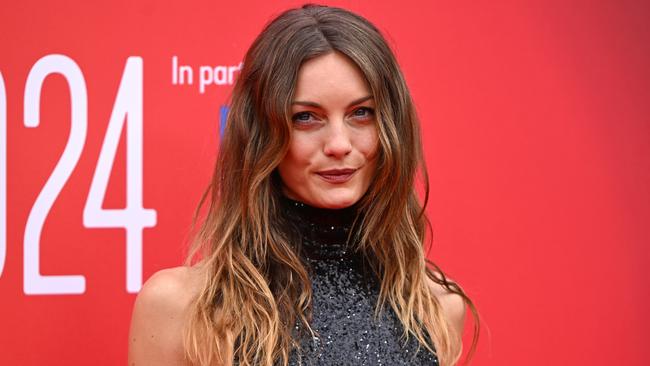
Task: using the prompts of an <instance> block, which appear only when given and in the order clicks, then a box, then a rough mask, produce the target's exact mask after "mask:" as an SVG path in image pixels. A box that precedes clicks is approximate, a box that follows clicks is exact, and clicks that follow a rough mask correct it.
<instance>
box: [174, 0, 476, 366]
mask: <svg viewBox="0 0 650 366" xmlns="http://www.w3.org/2000/svg"><path fill="white" fill-rule="evenodd" d="M333 51H338V52H341V53H342V54H344V55H346V56H347V57H349V58H350V59H351V60H352V61H353V62H354V63H356V64H357V65H358V67H359V68H360V69H361V71H362V72H363V74H364V75H365V77H366V80H367V82H368V84H369V86H370V89H371V92H372V95H373V97H374V100H375V104H376V116H377V130H378V134H379V141H380V148H379V152H378V162H377V169H376V172H375V175H374V178H373V180H372V183H371V185H370V187H369V188H368V191H367V192H366V194H365V195H364V196H363V198H362V199H361V201H360V202H359V207H360V210H359V211H360V212H362V213H363V214H362V215H359V216H358V217H357V220H355V228H357V229H358V230H354V232H355V233H356V234H355V237H354V238H350V239H351V242H354V243H358V244H357V245H358V249H359V250H360V251H361V252H362V253H363V254H364V255H365V256H366V257H367V259H368V260H369V262H370V263H371V265H372V267H373V269H374V272H375V273H376V275H377V276H378V278H379V280H380V281H381V288H380V294H379V301H378V303H377V307H376V312H375V313H376V314H379V313H380V312H381V311H383V308H384V306H385V305H386V304H389V305H390V306H391V307H392V309H393V310H394V312H395V313H396V314H397V317H398V318H399V320H400V321H401V323H402V325H403V328H404V336H405V338H408V337H409V336H414V337H415V338H416V339H417V340H418V341H419V344H420V345H421V346H423V347H424V348H426V349H428V350H429V351H431V352H435V353H436V354H437V356H438V358H439V360H440V363H441V365H444V366H448V365H453V364H454V363H456V362H457V360H458V359H459V357H460V354H461V351H462V347H461V344H462V342H461V335H460V334H455V333H454V332H453V331H452V328H451V326H450V325H449V324H448V322H447V321H446V320H445V317H444V314H443V311H442V308H441V304H440V302H439V300H438V299H437V298H436V297H435V296H434V294H433V293H432V291H431V288H430V287H429V284H428V281H427V278H428V279H429V280H431V281H433V282H435V283H437V284H439V285H441V286H443V287H444V288H446V289H447V290H448V291H450V292H452V293H456V294H458V295H460V296H462V298H463V299H464V300H465V302H466V304H468V305H469V307H470V309H471V311H472V312H473V314H474V315H475V316H474V318H475V322H474V323H475V330H474V339H473V342H472V347H471V349H470V352H469V353H470V354H471V353H472V352H473V349H474V348H475V345H476V339H477V337H478V319H477V318H476V310H475V308H474V306H473V305H472V302H471V301H470V299H469V298H468V297H467V296H466V295H465V293H464V292H463V291H462V290H461V289H460V287H458V285H457V284H455V283H453V282H452V281H450V280H448V279H447V278H446V277H445V276H444V274H443V272H442V271H441V270H440V269H439V268H438V267H437V266H435V264H433V263H431V262H429V261H428V260H427V259H426V257H425V250H424V240H425V233H426V229H427V227H429V224H428V221H427V218H426V216H425V213H424V206H425V205H426V197H427V196H428V182H427V176H426V168H425V166H424V163H423V155H422V145H421V141H420V131H419V122H418V118H417V115H416V112H415V108H414V105H413V102H412V100H411V97H410V94H409V91H408V88H407V86H406V83H405V81H404V77H403V76H402V73H401V71H400V69H399V67H398V65H397V62H396V60H395V57H394V55H393V53H392V52H391V50H390V48H389V47H388V45H387V44H386V41H385V40H384V38H383V37H382V35H381V33H380V32H379V31H378V30H377V28H375V27H374V26H373V25H372V24H371V23H370V22H369V21H367V20H366V19H364V18H362V17H361V16H359V15H356V14H354V13H351V12H349V11H347V10H344V9H340V8H335V7H326V6H319V5H312V4H308V5H304V6H303V7H301V8H297V9H290V10H287V11H285V12H284V13H282V14H280V15H279V16H278V17H277V18H275V19H274V20H273V21H272V22H270V23H269V24H268V25H267V26H266V27H265V28H264V30H263V31H262V33H261V34H260V35H259V36H258V37H257V38H256V39H255V41H254V42H253V44H252V46H251V47H250V49H249V50H248V52H247V53H246V56H245V58H244V63H243V68H242V70H241V73H240V75H239V77H238V79H237V82H236V84H235V86H234V90H233V93H232V97H231V105H230V111H229V114H228V118H227V125H226V129H225V132H224V136H223V138H222V140H221V142H220V149H219V155H218V159H217V163H216V166H215V168H214V175H213V177H212V180H211V183H210V185H209V187H208V189H207V190H206V192H205V193H204V195H203V197H202V199H201V204H200V205H199V208H198V209H197V214H196V215H195V221H197V218H198V217H199V216H201V215H199V212H202V211H201V208H202V207H205V208H207V210H206V211H205V214H204V215H203V216H202V220H201V225H200V227H199V228H198V231H197V232H196V236H195V239H194V242H193V244H192V246H191V248H190V252H189V254H188V257H187V260H186V264H187V265H197V266H198V267H200V268H202V269H203V270H204V274H205V277H204V278H205V279H204V282H203V283H202V286H201V289H200V293H199V294H198V297H197V298H196V299H195V300H194V302H193V303H192V306H191V312H190V313H191V316H190V320H189V322H188V324H187V327H186V332H185V335H184V346H185V352H186V357H187V359H188V360H189V361H190V362H191V363H192V364H195V365H230V364H233V363H237V364H239V365H266V366H271V365H275V364H277V363H280V364H283V365H286V364H287V363H288V359H289V354H290V352H291V349H292V348H293V347H296V346H297V345H298V342H297V341H296V340H294V339H293V338H292V334H291V331H292V328H293V327H294V325H295V324H296V322H301V323H302V324H303V325H305V328H306V329H308V330H311V328H310V327H309V319H310V316H311V296H312V293H311V284H310V279H309V275H308V272H307V269H306V268H305V266H304V265H303V262H302V261H301V259H300V257H299V255H298V254H297V252H296V250H295V245H293V244H292V242H291V238H290V237H289V236H288V234H287V230H286V223H284V222H283V221H282V220H283V219H282V215H281V212H280V201H279V200H280V196H281V194H282V193H281V192H282V191H281V185H282V182H281V180H280V179H279V177H278V174H277V172H276V168H277V166H278V164H279V163H280V161H281V160H282V159H283V157H284V155H285V153H286V152H287V150H288V146H289V141H290V138H291V130H292V126H291V118H290V110H291V109H290V103H291V101H292V98H293V95H294V91H295V85H296V80H297V75H298V70H299V69H300V66H301V65H302V64H303V62H305V61H306V60H309V59H312V58H315V57H318V56H321V55H324V54H327V53H330V52H333ZM418 172H420V173H421V176H422V177H423V178H424V183H425V187H426V191H427V194H426V195H425V199H424V204H422V205H421V204H420V203H419V201H418V198H417V194H416V192H415V188H414V185H415V180H416V174H417V173H418ZM206 205H207V206H206Z"/></svg>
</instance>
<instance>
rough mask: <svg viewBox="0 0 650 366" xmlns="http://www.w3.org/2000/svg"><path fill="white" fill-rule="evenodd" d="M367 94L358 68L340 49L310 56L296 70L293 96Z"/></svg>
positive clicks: (366, 84)
mask: <svg viewBox="0 0 650 366" xmlns="http://www.w3.org/2000/svg"><path fill="white" fill-rule="evenodd" d="M369 94H370V87H369V85H368V82H367V80H366V78H365V76H364V74H363V72H362V71H361V69H360V68H359V67H358V66H357V64H355V63H354V61H352V60H351V59H350V58H348V57H347V56H345V55H344V54H342V53H340V52H336V51H334V52H330V53H327V54H325V55H322V56H318V57H315V58H313V59H310V60H308V61H306V62H305V63H303V64H302V66H301V67H300V70H299V71H298V80H297V82H296V90H295V99H297V100H303V99H318V98H323V97H334V96H338V97H341V98H343V97H345V98H359V97H363V96H366V95H369Z"/></svg>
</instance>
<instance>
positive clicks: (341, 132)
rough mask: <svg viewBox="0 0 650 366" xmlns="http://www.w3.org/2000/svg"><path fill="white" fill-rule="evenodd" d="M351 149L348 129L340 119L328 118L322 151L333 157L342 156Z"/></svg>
mask: <svg viewBox="0 0 650 366" xmlns="http://www.w3.org/2000/svg"><path fill="white" fill-rule="evenodd" d="M351 151H352V141H351V136H350V130H349V128H348V126H346V124H345V121H343V120H342V119H336V120H330V123H329V124H328V134H327V135H326V137H325V143H324V145H323V152H324V153H325V155H327V156H330V157H333V158H342V157H344V156H346V155H348V154H349V153H350V152H351Z"/></svg>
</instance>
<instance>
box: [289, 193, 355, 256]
mask: <svg viewBox="0 0 650 366" xmlns="http://www.w3.org/2000/svg"><path fill="white" fill-rule="evenodd" d="M281 201H282V208H283V214H284V216H285V218H286V219H287V221H288V223H289V224H290V225H291V226H293V227H294V228H295V229H296V231H297V232H298V233H299V235H300V237H301V239H302V240H301V241H302V246H303V248H304V249H305V252H306V254H307V255H308V256H312V255H316V256H318V257H324V256H325V257H336V256H338V255H345V254H346V252H348V251H349V250H348V249H349V248H350V247H351V245H350V243H348V238H350V236H351V235H350V231H351V230H352V224H353V222H354V220H355V218H356V216H357V212H358V209H357V206H356V205H352V206H349V207H346V208H342V209H326V208H318V207H314V206H310V205H307V204H305V203H303V202H300V201H296V200H292V199H290V198H287V197H284V196H283V197H282V199H281ZM351 239H353V238H351Z"/></svg>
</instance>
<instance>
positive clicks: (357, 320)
mask: <svg viewBox="0 0 650 366" xmlns="http://www.w3.org/2000/svg"><path fill="white" fill-rule="evenodd" d="M283 211H284V213H285V217H286V219H287V220H288V221H289V223H291V224H292V226H293V227H294V228H295V229H296V232H297V233H298V234H299V237H300V238H301V240H300V252H301V255H302V256H303V258H304V260H305V263H306V264H307V266H308V268H309V270H310V275H311V281H312V296H313V297H312V311H313V318H312V320H311V323H310V325H311V327H312V329H313V330H314V331H316V333H317V337H311V335H306V336H304V337H303V338H301V339H300V344H301V350H293V351H292V353H291V355H290V360H289V365H292V366H307V365H438V359H437V357H436V356H435V355H434V354H431V353H430V352H429V351H428V350H427V349H426V348H424V347H420V346H419V343H418V341H417V340H416V339H415V338H414V337H413V336H411V337H409V340H408V342H407V343H406V344H404V341H403V338H402V335H403V328H402V325H401V323H400V322H399V319H398V318H397V316H396V315H395V313H394V311H393V310H392V308H390V306H389V305H386V306H385V307H384V311H383V312H382V313H381V315H380V316H379V317H378V318H377V319H375V318H374V311H375V305H376V303H377V299H378V296H379V281H378V279H377V277H376V275H374V274H373V272H372V271H371V270H370V268H369V267H368V266H367V265H366V262H365V261H364V259H363V258H364V257H363V256H362V255H361V254H360V253H357V252H355V251H354V250H352V248H351V246H348V245H347V244H346V240H347V238H348V234H349V232H350V230H351V225H352V221H353V219H354V216H355V212H356V211H355V207H354V206H352V207H349V208H345V209H341V210H327V209H319V208H315V207H311V206H308V205H305V204H303V203H300V202H297V201H293V200H289V199H284V201H283ZM299 328H300V325H296V330H298V329H299Z"/></svg>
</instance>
